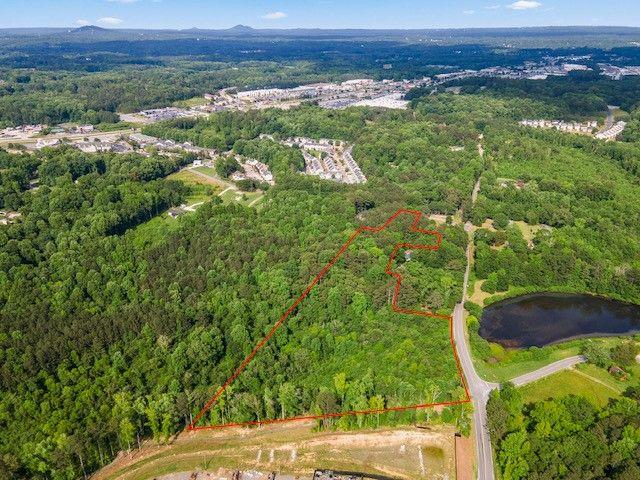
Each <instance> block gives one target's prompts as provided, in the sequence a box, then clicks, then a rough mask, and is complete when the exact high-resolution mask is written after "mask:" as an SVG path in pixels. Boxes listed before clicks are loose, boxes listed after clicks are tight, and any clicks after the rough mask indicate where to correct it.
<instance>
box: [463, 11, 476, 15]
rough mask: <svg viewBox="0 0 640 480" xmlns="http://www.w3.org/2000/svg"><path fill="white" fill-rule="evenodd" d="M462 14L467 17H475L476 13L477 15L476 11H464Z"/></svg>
mask: <svg viewBox="0 0 640 480" xmlns="http://www.w3.org/2000/svg"><path fill="white" fill-rule="evenodd" d="M462 13H463V14H465V15H473V14H474V13H476V11H475V10H463V11H462Z"/></svg>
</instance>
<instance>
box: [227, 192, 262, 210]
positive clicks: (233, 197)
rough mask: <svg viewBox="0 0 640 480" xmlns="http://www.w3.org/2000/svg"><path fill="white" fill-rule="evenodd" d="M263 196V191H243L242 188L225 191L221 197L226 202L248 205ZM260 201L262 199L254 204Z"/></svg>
mask: <svg viewBox="0 0 640 480" xmlns="http://www.w3.org/2000/svg"><path fill="white" fill-rule="evenodd" d="M263 196H264V193H263V192H241V191H240V190H235V189H232V190H227V191H226V192H224V193H223V194H222V195H220V198H222V201H223V202H225V203H241V204H242V205H247V206H248V205H249V204H251V203H252V202H253V201H254V200H257V199H260V198H261V197H263ZM258 203H260V200H258V201H257V202H256V203H254V204H253V205H254V206H255V205H257V204H258Z"/></svg>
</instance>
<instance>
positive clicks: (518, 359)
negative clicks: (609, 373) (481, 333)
mask: <svg viewBox="0 0 640 480" xmlns="http://www.w3.org/2000/svg"><path fill="white" fill-rule="evenodd" d="M475 335H477V334H475ZM490 345H491V351H492V354H493V356H494V357H495V359H496V362H495V363H488V362H485V361H484V360H481V359H479V358H477V357H475V358H474V365H475V367H476V370H478V374H479V375H480V376H481V377H482V378H484V379H485V380H488V381H490V382H506V381H507V380H511V379H512V378H515V377H517V376H519V375H523V374H525V373H528V372H532V371H533V370H537V369H539V368H542V367H544V366H545V365H548V364H550V363H553V362H555V361H557V360H562V359H563V358H567V357H572V356H573V355H578V354H579V353H580V342H579V341H574V342H567V343H563V344H560V345H553V346H548V347H545V348H544V349H543V351H542V352H540V351H539V350H538V351H537V352H536V353H535V354H534V353H532V352H531V351H528V350H505V349H504V348H502V347H501V346H500V345H498V344H494V343H492V344H490Z"/></svg>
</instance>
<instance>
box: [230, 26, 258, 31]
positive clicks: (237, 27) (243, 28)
mask: <svg viewBox="0 0 640 480" xmlns="http://www.w3.org/2000/svg"><path fill="white" fill-rule="evenodd" d="M228 31H230V32H254V31H255V29H254V28H253V27H249V26H248V25H242V24H239V25H236V26H234V27H231V28H229V29H228Z"/></svg>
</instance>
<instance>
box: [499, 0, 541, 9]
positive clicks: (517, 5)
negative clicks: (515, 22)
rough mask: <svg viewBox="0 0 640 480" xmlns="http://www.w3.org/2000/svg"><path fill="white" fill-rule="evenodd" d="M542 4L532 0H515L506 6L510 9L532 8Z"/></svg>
mask: <svg viewBox="0 0 640 480" xmlns="http://www.w3.org/2000/svg"><path fill="white" fill-rule="evenodd" d="M541 6H542V4H541V3H540V2H536V1H534V0H518V1H517V2H513V3H512V4H511V5H507V8H510V9H511V10H533V9H534V8H539V7H541Z"/></svg>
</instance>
